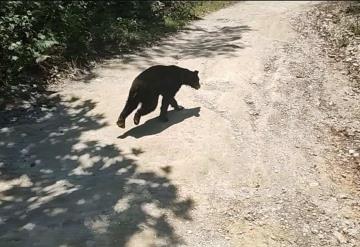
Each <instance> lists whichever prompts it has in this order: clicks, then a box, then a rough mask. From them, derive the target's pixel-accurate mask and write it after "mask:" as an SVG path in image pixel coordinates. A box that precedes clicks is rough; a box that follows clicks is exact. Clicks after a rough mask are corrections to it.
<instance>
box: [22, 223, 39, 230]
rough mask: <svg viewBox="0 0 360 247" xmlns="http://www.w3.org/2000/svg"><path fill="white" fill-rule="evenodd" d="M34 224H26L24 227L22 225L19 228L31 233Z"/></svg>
mask: <svg viewBox="0 0 360 247" xmlns="http://www.w3.org/2000/svg"><path fill="white" fill-rule="evenodd" d="M35 226H36V225H35V224H33V223H27V224H26V225H23V226H22V227H21V229H22V230H27V231H32V230H33V229H34V228H35Z"/></svg>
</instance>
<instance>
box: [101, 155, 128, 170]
mask: <svg viewBox="0 0 360 247" xmlns="http://www.w3.org/2000/svg"><path fill="white" fill-rule="evenodd" d="M122 160H123V158H122V157H115V158H110V159H109V158H107V159H106V160H105V159H104V165H103V166H102V167H101V168H100V170H104V169H106V168H109V167H110V166H112V165H115V164H116V163H118V162H121V161H122Z"/></svg>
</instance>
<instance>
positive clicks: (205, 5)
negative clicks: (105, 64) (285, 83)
mask: <svg viewBox="0 0 360 247" xmlns="http://www.w3.org/2000/svg"><path fill="white" fill-rule="evenodd" d="M229 4H230V1H3V2H1V3H0V94H1V98H0V107H1V108H2V106H4V105H5V104H6V103H8V102H9V101H11V100H13V99H16V98H21V99H24V98H26V99H30V100H31V98H32V97H34V95H36V94H35V93H33V92H36V93H37V94H38V92H39V91H42V90H43V89H44V88H45V87H46V85H48V84H49V83H52V82H53V81H57V80H58V79H59V77H60V76H61V75H66V74H67V73H68V72H69V71H71V70H72V69H73V68H82V69H89V68H90V67H91V65H92V64H93V63H94V62H95V61H97V60H99V59H102V58H106V57H108V56H112V55H114V54H121V53H123V52H128V51H131V50H132V49H136V48H138V47H141V46H144V45H149V44H151V43H153V42H154V41H156V40H157V39H159V38H160V37H163V36H164V35H166V34H168V33H171V32H175V31H177V30H179V29H181V28H182V27H183V26H184V25H186V23H188V22H189V21H191V20H194V19H197V18H200V17H201V16H202V15H204V14H206V13H208V12H211V11H215V10H217V9H219V8H222V7H224V6H226V5H229Z"/></svg>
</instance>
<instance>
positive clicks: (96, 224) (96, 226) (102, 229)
mask: <svg viewBox="0 0 360 247" xmlns="http://www.w3.org/2000/svg"><path fill="white" fill-rule="evenodd" d="M84 225H85V226H86V227H87V228H89V229H90V230H91V231H93V232H95V233H100V234H101V233H106V232H107V229H108V227H109V225H110V220H109V216H107V215H99V216H97V217H95V219H85V222H84Z"/></svg>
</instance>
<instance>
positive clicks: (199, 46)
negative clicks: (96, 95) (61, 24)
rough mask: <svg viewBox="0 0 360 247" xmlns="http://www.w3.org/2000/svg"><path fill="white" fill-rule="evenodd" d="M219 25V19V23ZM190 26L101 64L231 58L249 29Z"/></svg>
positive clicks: (112, 66)
mask: <svg viewBox="0 0 360 247" xmlns="http://www.w3.org/2000/svg"><path fill="white" fill-rule="evenodd" d="M219 24H221V22H219ZM202 26H205V25H200V24H199V25H191V26H188V27H186V28H184V29H183V30H182V31H181V32H179V33H178V34H176V35H174V36H172V37H167V38H164V39H162V40H160V41H159V42H158V43H157V45H154V46H152V47H151V48H143V49H140V50H139V51H136V52H133V53H132V54H127V55H126V54H125V55H123V56H122V57H121V59H120V60H119V63H114V61H106V62H104V64H103V65H102V67H105V68H110V69H126V68H127V67H126V65H129V64H130V65H132V66H135V67H137V68H138V69H144V68H146V67H148V66H151V65H154V64H156V63H157V62H156V60H157V59H159V58H166V59H175V60H179V59H193V58H211V57H215V56H220V55H221V56H225V57H229V58H230V57H234V56H238V54H237V53H236V52H237V51H238V50H241V49H244V48H245V47H246V45H245V44H244V43H243V42H242V41H241V39H242V34H243V33H244V32H249V31H252V29H251V28H250V27H249V26H247V25H238V26H227V25H224V26H221V25H220V26H215V27H214V26H212V25H211V27H209V28H205V27H202Z"/></svg>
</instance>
